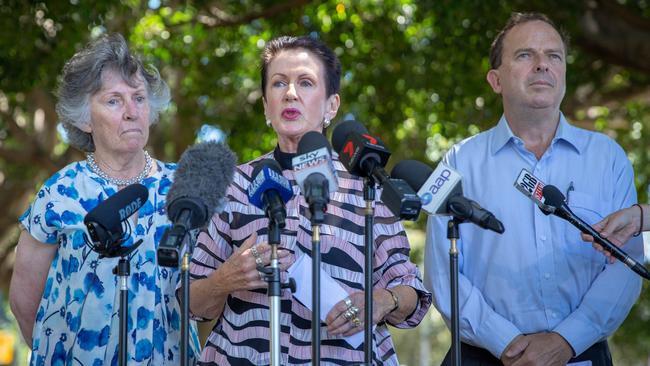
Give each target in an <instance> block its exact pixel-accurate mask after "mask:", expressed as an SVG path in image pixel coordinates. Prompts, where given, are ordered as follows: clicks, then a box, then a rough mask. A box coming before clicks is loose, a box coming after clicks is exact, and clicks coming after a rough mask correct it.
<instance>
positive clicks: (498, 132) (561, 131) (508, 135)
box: [490, 112, 585, 155]
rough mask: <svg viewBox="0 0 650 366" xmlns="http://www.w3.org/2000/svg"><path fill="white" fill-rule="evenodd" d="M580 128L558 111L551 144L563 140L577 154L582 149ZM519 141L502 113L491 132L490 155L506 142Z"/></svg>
mask: <svg viewBox="0 0 650 366" xmlns="http://www.w3.org/2000/svg"><path fill="white" fill-rule="evenodd" d="M579 135H580V129H578V128H576V127H574V126H572V125H571V124H569V122H568V121H567V120H566V117H564V113H562V112H560V123H559V125H558V128H557V131H555V137H554V138H553V142H552V144H555V143H556V142H558V141H563V142H565V143H567V144H568V145H569V146H571V147H573V148H574V149H575V150H576V152H577V153H578V154H580V153H581V152H582V150H583V149H584V144H585V142H584V139H580V136H579ZM510 141H513V142H514V141H521V140H520V139H519V138H518V137H517V136H515V134H514V133H512V130H511V129H510V126H509V125H508V121H507V120H506V116H505V115H502V116H501V119H499V123H497V125H496V126H495V127H494V129H493V133H492V143H491V149H490V150H491V153H492V155H494V154H496V153H497V152H499V151H500V150H501V149H502V148H503V147H504V146H506V144H508V142H510Z"/></svg>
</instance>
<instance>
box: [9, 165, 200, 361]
mask: <svg viewBox="0 0 650 366" xmlns="http://www.w3.org/2000/svg"><path fill="white" fill-rule="evenodd" d="M156 166H157V171H156V173H155V174H153V175H152V176H150V177H147V178H145V179H144V180H143V181H142V184H143V185H145V186H146V187H147V189H148V191H149V196H148V199H147V202H146V203H145V204H144V205H143V206H142V207H141V208H140V210H139V211H138V213H137V224H133V223H132V222H131V228H132V235H131V236H130V238H129V239H128V241H127V242H126V243H125V244H124V245H129V244H132V243H133V242H135V241H137V240H139V239H143V243H142V244H141V245H140V246H139V247H138V248H137V249H136V250H135V251H134V252H132V253H131V254H130V255H129V257H128V258H129V263H130V276H129V278H128V288H129V290H128V291H129V292H128V294H129V296H128V298H129V301H128V302H129V306H128V312H129V318H128V346H127V351H128V357H127V359H128V360H129V361H128V362H129V364H133V365H136V364H137V365H157V366H160V365H179V364H180V329H181V311H180V306H179V304H178V301H177V298H176V296H175V289H176V285H177V282H178V281H179V279H180V277H179V275H180V271H179V270H178V269H176V268H166V267H159V266H158V265H157V261H156V248H157V246H158V244H159V242H160V239H161V238H162V235H163V233H164V231H165V229H166V228H168V227H169V226H170V222H169V220H168V218H167V213H166V210H165V198H166V195H167V192H168V191H169V188H170V186H171V183H172V179H173V173H174V170H175V169H176V165H175V164H165V163H162V162H159V161H156ZM117 189H118V187H117V186H115V185H113V184H111V183H108V182H107V181H106V180H104V179H102V178H101V177H99V176H98V175H97V174H95V173H94V172H93V171H92V170H90V169H89V167H88V165H87V163H86V162H85V161H80V162H76V163H72V164H70V165H68V166H66V167H65V168H63V169H62V170H60V171H59V172H57V173H55V174H54V175H53V176H52V177H50V178H49V179H48V180H47V181H46V182H45V183H44V185H43V187H42V188H41V189H40V190H39V191H38V194H37V196H36V198H35V200H34V202H33V203H32V205H31V206H30V207H29V208H28V209H27V211H26V212H25V213H24V214H23V215H22V216H21V218H20V222H21V224H22V225H23V226H24V227H25V229H26V230H27V231H28V232H29V233H30V234H31V235H32V236H33V237H34V238H35V239H37V240H39V241H41V242H43V243H45V244H47V245H56V246H57V247H58V250H57V252H56V255H55V257H54V260H53V261H52V264H51V266H50V269H49V272H48V276H47V280H46V283H45V289H44V291H43V295H42V298H41V302H40V305H39V308H38V312H37V314H36V321H35V323H34V329H33V343H32V357H31V363H30V364H31V365H84V366H98V365H117V364H118V350H119V344H118V339H119V307H120V302H119V295H120V291H119V284H118V278H117V277H116V276H115V275H114V274H113V268H114V267H115V266H116V265H117V263H118V261H119V258H102V259H99V254H98V253H96V252H94V251H93V250H91V248H90V246H89V245H87V244H86V238H87V235H88V234H87V231H86V227H85V226H84V224H83V219H84V216H85V215H86V214H87V213H88V212H89V211H91V210H92V209H93V208H94V207H95V206H97V205H98V204H99V203H100V202H102V201H103V200H105V199H106V198H107V197H110V196H111V195H113V194H115V193H116V192H117ZM190 340H191V345H190V354H191V355H194V354H197V353H198V350H199V346H198V336H197V332H196V327H195V325H194V324H193V323H192V324H191V326H190Z"/></svg>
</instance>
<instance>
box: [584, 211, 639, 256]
mask: <svg viewBox="0 0 650 366" xmlns="http://www.w3.org/2000/svg"><path fill="white" fill-rule="evenodd" d="M640 219H641V212H640V210H639V207H636V206H632V207H628V208H624V209H622V210H618V211H616V212H614V213H611V214H609V215H608V216H607V217H605V218H604V219H603V220H602V221H600V222H599V223H597V224H595V225H594V226H593V227H594V229H595V230H596V231H598V232H599V233H600V235H601V236H602V237H604V238H607V239H609V240H610V241H611V242H612V243H614V244H616V245H617V246H619V247H620V246H622V245H623V244H625V242H627V241H628V240H629V239H630V238H631V237H632V235H633V234H634V233H636V232H638V231H639V225H640V224H641V220H640ZM581 236H582V240H584V241H590V242H591V243H592V245H593V247H594V249H596V250H597V251H599V252H601V253H603V254H604V255H605V256H607V258H608V259H609V262H610V263H613V262H614V257H612V255H611V254H610V253H609V252H608V251H606V250H605V249H604V248H603V247H602V246H601V245H599V244H598V243H596V242H595V241H594V238H593V237H592V236H591V235H587V234H581Z"/></svg>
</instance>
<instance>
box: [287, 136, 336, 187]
mask: <svg viewBox="0 0 650 366" xmlns="http://www.w3.org/2000/svg"><path fill="white" fill-rule="evenodd" d="M316 135H318V136H320V137H322V138H320V137H318V136H316ZM318 140H320V141H318ZM303 141H306V143H305V144H304V145H307V146H303ZM301 146H302V147H303V149H301ZM321 146H322V147H321ZM301 150H304V151H306V152H304V153H302V154H300V155H297V156H296V157H294V158H293V159H292V160H291V163H292V165H293V172H294V175H295V177H296V183H298V185H299V186H300V190H301V191H302V192H303V193H305V191H306V187H305V183H306V181H307V178H308V177H309V176H310V175H312V174H314V173H319V174H322V175H323V176H324V177H325V179H326V180H327V188H328V190H329V192H330V193H331V192H336V190H337V189H338V179H337V178H336V170H335V169H334V164H333V163H332V154H330V150H329V143H328V142H327V138H325V136H323V135H322V134H320V133H318V132H313V135H312V132H308V133H307V134H305V135H304V136H303V137H302V139H301V140H300V143H299V146H298V153H301V152H302V151H301Z"/></svg>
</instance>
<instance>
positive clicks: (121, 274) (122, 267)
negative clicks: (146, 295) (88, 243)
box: [99, 239, 142, 366]
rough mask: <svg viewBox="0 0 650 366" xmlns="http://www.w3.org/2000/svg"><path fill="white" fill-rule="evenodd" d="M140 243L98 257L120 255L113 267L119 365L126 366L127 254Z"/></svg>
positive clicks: (127, 311) (128, 264)
mask: <svg viewBox="0 0 650 366" xmlns="http://www.w3.org/2000/svg"><path fill="white" fill-rule="evenodd" d="M140 244H142V239H140V240H138V241H136V242H135V243H134V244H133V245H131V246H130V247H128V249H126V250H124V251H120V252H119V253H110V254H108V255H104V254H107V253H104V254H100V255H99V258H100V259H101V258H106V257H109V258H111V257H113V258H114V257H115V256H116V255H115V254H117V255H119V256H120V260H119V261H118V262H117V265H116V266H115V268H113V274H114V275H116V276H117V277H118V283H119V286H120V311H119V317H120V335H119V338H118V344H119V350H118V365H119V366H127V361H128V357H127V344H128V340H129V337H128V331H129V328H128V317H129V286H128V282H127V281H128V278H129V275H130V274H131V268H130V267H131V265H130V263H129V258H128V256H129V255H130V254H131V253H132V252H133V251H134V250H135V249H137V248H138V246H140Z"/></svg>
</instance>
